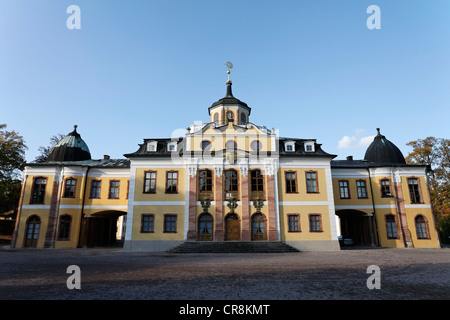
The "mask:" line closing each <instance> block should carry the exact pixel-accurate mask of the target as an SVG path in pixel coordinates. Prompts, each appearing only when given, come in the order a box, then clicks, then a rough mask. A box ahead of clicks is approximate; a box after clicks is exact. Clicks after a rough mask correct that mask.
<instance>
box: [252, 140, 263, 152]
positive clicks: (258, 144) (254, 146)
mask: <svg viewBox="0 0 450 320" xmlns="http://www.w3.org/2000/svg"><path fill="white" fill-rule="evenodd" d="M250 148H252V150H254V151H259V150H261V148H262V144H261V142H259V141H258V140H253V141H252V143H250Z"/></svg>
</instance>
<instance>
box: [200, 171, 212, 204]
mask: <svg viewBox="0 0 450 320" xmlns="http://www.w3.org/2000/svg"><path fill="white" fill-rule="evenodd" d="M198 179H199V181H198V182H199V183H198V185H199V191H200V194H199V196H200V198H201V199H204V198H208V199H210V200H211V199H212V191H213V178H212V171H211V170H200V171H199V172H198Z"/></svg>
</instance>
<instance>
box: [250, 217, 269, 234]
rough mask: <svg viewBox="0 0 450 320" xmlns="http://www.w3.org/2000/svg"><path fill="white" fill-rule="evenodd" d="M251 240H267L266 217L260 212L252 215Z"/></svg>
mask: <svg viewBox="0 0 450 320" xmlns="http://www.w3.org/2000/svg"><path fill="white" fill-rule="evenodd" d="M252 240H267V234H266V218H265V217H264V215H263V214H262V213H255V214H254V215H253V216H252Z"/></svg>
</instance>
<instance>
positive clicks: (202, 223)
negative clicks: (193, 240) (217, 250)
mask: <svg viewBox="0 0 450 320" xmlns="http://www.w3.org/2000/svg"><path fill="white" fill-rule="evenodd" d="M213 221H214V219H213V217H212V216H211V215H210V214H209V213H207V212H205V213H202V214H201V215H200V217H198V240H199V241H212V240H213Z"/></svg>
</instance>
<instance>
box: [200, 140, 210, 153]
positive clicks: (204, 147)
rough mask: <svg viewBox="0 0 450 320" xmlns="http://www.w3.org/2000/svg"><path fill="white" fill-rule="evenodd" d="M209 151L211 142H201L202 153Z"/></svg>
mask: <svg viewBox="0 0 450 320" xmlns="http://www.w3.org/2000/svg"><path fill="white" fill-rule="evenodd" d="M210 149H211V141H208V140H203V141H202V150H203V151H208V150H210Z"/></svg>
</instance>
